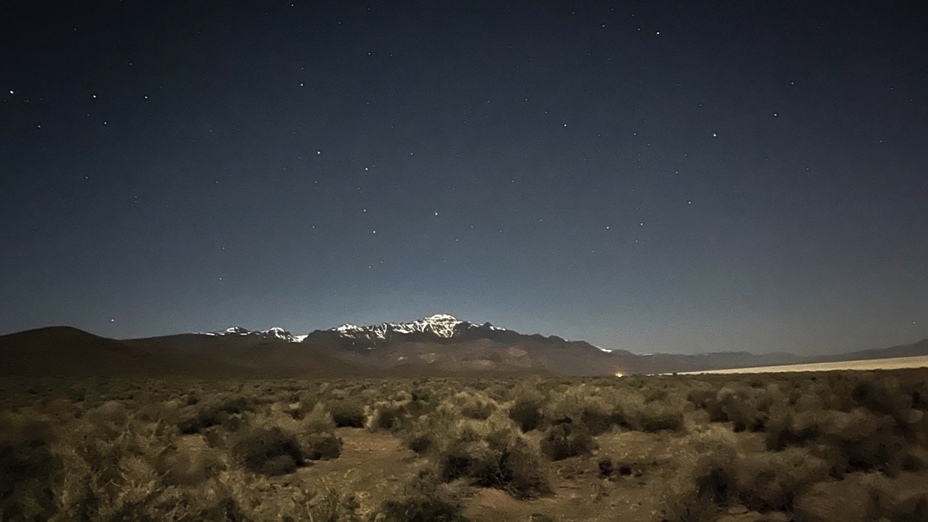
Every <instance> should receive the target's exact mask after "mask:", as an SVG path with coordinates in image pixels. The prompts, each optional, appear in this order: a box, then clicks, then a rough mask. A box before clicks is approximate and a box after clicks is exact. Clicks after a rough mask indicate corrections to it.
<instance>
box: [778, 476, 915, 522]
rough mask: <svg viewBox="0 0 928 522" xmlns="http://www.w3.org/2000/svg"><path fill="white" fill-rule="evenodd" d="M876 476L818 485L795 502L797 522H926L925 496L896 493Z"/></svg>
mask: <svg viewBox="0 0 928 522" xmlns="http://www.w3.org/2000/svg"><path fill="white" fill-rule="evenodd" d="M894 486H895V485H894V484H893V483H892V482H891V481H889V480H887V479H886V477H884V476H882V475H879V474H872V473H867V474H864V473H855V474H852V475H848V476H847V477H846V478H844V479H843V480H840V481H834V480H830V481H825V482H819V483H818V484H815V485H813V486H812V487H810V488H808V490H807V491H805V492H803V493H802V494H800V495H799V496H798V498H797V499H796V505H795V509H794V519H795V520H796V521H797V522H831V521H833V520H841V521H842V522H870V521H873V520H880V521H882V520H886V521H893V522H923V521H925V520H928V493H926V492H925V491H924V490H921V489H918V490H905V491H899V490H897V489H896V488H895V487H894Z"/></svg>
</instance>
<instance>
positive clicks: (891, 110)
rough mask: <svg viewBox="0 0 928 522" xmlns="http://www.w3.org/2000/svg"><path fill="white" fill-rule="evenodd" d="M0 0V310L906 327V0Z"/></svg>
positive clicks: (822, 343)
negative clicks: (676, 0)
mask: <svg viewBox="0 0 928 522" xmlns="http://www.w3.org/2000/svg"><path fill="white" fill-rule="evenodd" d="M189 4H192V5H187V3H186V2H160V1H158V2H155V1H147V2H146V1H124V2H112V1H94V2H62V1H32V0H27V1H4V2H2V4H0V333H11V332H14V331H19V330H24V329H28V328H36V327H41V326H46V325H52V324H66V325H71V326H75V327H78V328H81V329H84V330H88V331H90V332H93V333H96V334H99V335H105V336H109V337H116V338H127V337H143V336H152V335H161V334H171V333H177V332H189V331H209V330H217V329H222V328H225V327H228V326H231V325H242V326H245V327H248V328H254V329H258V328H267V327H270V326H274V325H280V326H283V327H285V328H287V329H289V330H291V331H293V332H294V333H306V332H309V331H311V330H314V329H317V328H328V327H333V326H336V325H339V324H341V323H345V322H349V323H354V324H373V323H380V322H383V321H400V320H406V319H415V318H418V317H422V316H426V315H431V314H433V313H439V312H443V313H450V314H453V315H455V316H456V317H458V318H461V319H467V320H471V321H474V322H480V323H482V322H484V321H490V322H492V323H494V324H497V325H500V326H503V327H507V328H511V329H515V330H518V331H520V332H523V333H542V334H545V335H559V336H562V337H566V338H569V339H584V340H587V341H590V342H592V343H594V344H597V345H599V346H602V347H606V348H623V349H628V350H631V351H633V352H638V353H649V352H680V353H695V352H704V351H717V350H746V351H752V352H767V351H780V350H782V351H793V352H796V353H807V354H813V353H833V352H840V351H850V350H854V349H863V348H876V347H884V346H890V345H893V344H900V343H905V342H911V341H915V340H918V339H920V338H923V337H928V31H926V30H925V21H926V20H928V6H926V4H925V2H922V1H913V2H866V3H864V2H851V3H846V2H836V1H835V2H831V1H829V2H805V1H803V2H789V3H784V2H688V1H687V2H679V3H672V2H650V1H647V2H641V3H624V2H623V3H619V2H616V3H615V4H608V3H595V4H596V5H595V6H594V5H593V4H594V2H575V3H568V2H550V3H535V2H525V3H520V2H496V1H492V2H491V1H487V2H479V1H476V2H433V1H426V2H418V3H416V2H383V3H380V2H377V3H367V2H365V3H361V2H331V3H323V2H296V3H290V2H270V1H269V2H223V3H222V5H220V2H189Z"/></svg>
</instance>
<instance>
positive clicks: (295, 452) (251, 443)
mask: <svg viewBox="0 0 928 522" xmlns="http://www.w3.org/2000/svg"><path fill="white" fill-rule="evenodd" d="M232 455H233V456H234V457H235V458H236V459H238V460H239V461H240V462H241V463H242V465H243V466H245V468H247V469H248V470H249V471H251V472H253V473H260V474H263V475H270V476H273V475H285V474H288V473H293V472H294V471H296V468H297V467H299V466H302V465H303V464H304V460H303V451H302V449H301V448H300V443H299V441H298V440H297V438H296V436H295V435H293V434H292V433H287V432H284V431H283V430H282V429H280V428H278V427H276V426H274V427H271V428H253V429H251V430H249V431H248V432H247V433H245V434H243V435H242V436H241V437H240V438H239V440H238V441H237V442H236V443H235V445H234V446H232Z"/></svg>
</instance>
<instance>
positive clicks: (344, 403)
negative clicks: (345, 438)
mask: <svg viewBox="0 0 928 522" xmlns="http://www.w3.org/2000/svg"><path fill="white" fill-rule="evenodd" d="M327 405H328V410H329V412H330V413H331V414H332V420H333V421H334V422H335V426H337V427H339V428H363V427H364V421H365V420H366V418H367V417H366V415H365V413H364V405H363V404H361V402H360V401H357V400H352V399H341V400H334V401H328V403H327Z"/></svg>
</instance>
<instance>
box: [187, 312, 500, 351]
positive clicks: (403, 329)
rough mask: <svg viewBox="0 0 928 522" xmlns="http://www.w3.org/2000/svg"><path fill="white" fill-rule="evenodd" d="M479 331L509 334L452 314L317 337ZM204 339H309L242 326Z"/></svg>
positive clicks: (443, 335) (362, 339) (445, 335)
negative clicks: (235, 337) (245, 337)
mask: <svg viewBox="0 0 928 522" xmlns="http://www.w3.org/2000/svg"><path fill="white" fill-rule="evenodd" d="M478 331H485V332H508V330H506V329H505V328H500V327H498V326H493V325H491V324H490V323H486V324H483V325H477V324H474V323H471V322H469V321H461V320H459V319H457V318H455V317H454V316H451V315H448V314H435V315H432V316H429V317H423V318H422V319H416V320H413V321H404V322H401V323H381V324H377V325H370V326H356V325H353V324H343V325H341V326H338V327H335V328H330V329H329V330H325V331H316V332H313V333H314V334H317V335H324V334H325V333H335V334H337V335H338V337H339V338H340V339H343V340H346V341H349V342H351V343H352V344H358V343H360V344H364V345H370V346H373V345H376V344H382V343H384V342H386V341H389V340H391V339H394V338H396V337H398V336H400V337H401V336H415V335H417V334H419V335H424V336H425V338H428V337H432V336H434V337H436V338H439V339H451V338H453V337H460V336H462V335H465V334H466V333H468V332H470V333H471V334H474V333H477V332H478ZM203 335H209V336H259V337H264V338H277V339H282V340H285V341H289V342H296V343H298V342H302V341H304V340H305V339H306V338H307V337H309V335H311V334H305V335H293V334H292V333H290V332H289V331H287V330H285V329H283V328H281V327H279V326H274V327H272V328H269V329H267V330H249V329H247V328H244V327H242V326H232V327H229V328H226V329H225V330H222V331H218V332H207V333H204V334H203Z"/></svg>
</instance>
